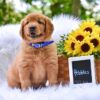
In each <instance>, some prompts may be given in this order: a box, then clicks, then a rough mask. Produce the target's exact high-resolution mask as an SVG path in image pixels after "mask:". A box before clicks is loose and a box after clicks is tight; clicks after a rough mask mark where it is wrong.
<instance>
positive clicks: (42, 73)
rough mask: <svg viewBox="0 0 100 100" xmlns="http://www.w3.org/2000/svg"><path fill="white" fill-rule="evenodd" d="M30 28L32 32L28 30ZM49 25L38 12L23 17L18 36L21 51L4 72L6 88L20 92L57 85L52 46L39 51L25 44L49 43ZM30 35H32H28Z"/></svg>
mask: <svg viewBox="0 0 100 100" xmlns="http://www.w3.org/2000/svg"><path fill="white" fill-rule="evenodd" d="M32 26H34V27H35V29H34V32H33V33H32V32H30V27H32ZM52 31H53V25H52V23H51V21H50V19H49V18H48V17H46V16H44V15H42V14H40V13H31V14H29V15H27V16H26V17H25V18H24V19H23V21H22V24H21V30H20V34H21V36H22V39H23V42H22V44H21V49H20V51H19V53H18V54H17V56H16V58H15V60H14V61H13V63H12V64H11V66H10V68H9V70H8V85H9V86H10V87H12V88H14V87H17V88H21V89H22V90H24V89H27V88H29V87H34V88H37V87H40V86H44V85H45V83H46V81H47V80H48V81H49V84H50V85H55V84H56V83H57V76H58V59H57V50H56V45H55V43H52V44H50V45H48V46H46V47H43V48H38V49H36V48H34V47H31V46H30V45H29V43H30V42H31V43H37V42H43V41H49V40H51V35H52ZM31 33H32V34H33V36H32V34H31Z"/></svg>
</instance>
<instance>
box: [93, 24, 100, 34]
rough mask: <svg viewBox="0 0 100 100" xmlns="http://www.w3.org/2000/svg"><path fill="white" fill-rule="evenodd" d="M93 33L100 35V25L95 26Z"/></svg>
mask: <svg viewBox="0 0 100 100" xmlns="http://www.w3.org/2000/svg"><path fill="white" fill-rule="evenodd" d="M93 34H98V35H99V36H100V26H98V25H96V26H95V27H94V31H93Z"/></svg>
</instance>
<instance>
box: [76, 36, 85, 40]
mask: <svg viewBox="0 0 100 100" xmlns="http://www.w3.org/2000/svg"><path fill="white" fill-rule="evenodd" d="M76 39H77V40H79V41H82V40H83V39H84V37H83V36H82V35H78V36H77V37H76Z"/></svg>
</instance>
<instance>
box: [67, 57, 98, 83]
mask: <svg viewBox="0 0 100 100" xmlns="http://www.w3.org/2000/svg"><path fill="white" fill-rule="evenodd" d="M68 61H69V74H70V75H69V76H70V83H71V84H82V83H96V80H95V68H94V56H81V57H71V58H69V59H68Z"/></svg>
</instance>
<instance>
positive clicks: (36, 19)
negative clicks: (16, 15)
mask: <svg viewBox="0 0 100 100" xmlns="http://www.w3.org/2000/svg"><path fill="white" fill-rule="evenodd" d="M52 31H53V25H52V23H51V21H50V19H49V18H48V17H46V16H44V15H42V14H40V13H31V14H29V15H27V16H26V17H25V18H24V19H23V21H22V24H21V29H20V33H21V36H22V38H23V39H24V40H26V41H28V42H33V43H36V42H43V41H47V40H49V39H50V38H51V34H52Z"/></svg>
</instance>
